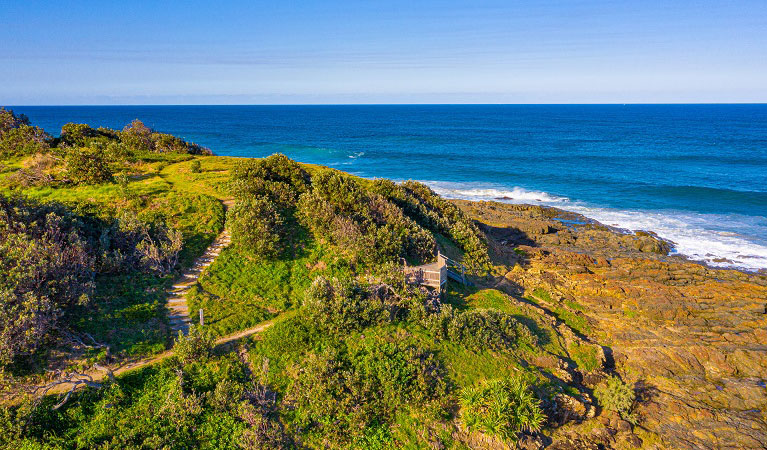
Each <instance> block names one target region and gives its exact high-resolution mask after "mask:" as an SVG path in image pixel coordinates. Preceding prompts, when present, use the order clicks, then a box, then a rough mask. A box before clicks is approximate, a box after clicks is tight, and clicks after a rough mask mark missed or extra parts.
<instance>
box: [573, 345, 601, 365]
mask: <svg viewBox="0 0 767 450" xmlns="http://www.w3.org/2000/svg"><path fill="white" fill-rule="evenodd" d="M569 350H570V356H571V357H572V358H573V361H575V363H576V364H578V367H579V368H581V369H583V370H585V371H586V372H591V371H593V370H596V369H599V367H600V362H599V359H597V349H596V347H595V346H593V345H589V344H580V343H578V344H576V343H573V344H570V348H569Z"/></svg>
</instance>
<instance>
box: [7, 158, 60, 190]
mask: <svg viewBox="0 0 767 450" xmlns="http://www.w3.org/2000/svg"><path fill="white" fill-rule="evenodd" d="M58 163H59V159H58V158H56V157H55V156H53V155H51V154H50V153H38V154H36V155H34V156H32V157H31V158H30V159H28V160H27V161H25V162H24V167H23V168H21V169H19V170H17V171H16V172H14V173H13V174H12V175H10V176H9V177H8V182H9V185H10V186H11V187H22V188H26V187H31V186H47V185H50V184H52V183H53V182H54V178H53V175H52V174H51V169H52V168H54V167H56V165H57V164H58Z"/></svg>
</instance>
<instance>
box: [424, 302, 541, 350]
mask: <svg viewBox="0 0 767 450" xmlns="http://www.w3.org/2000/svg"><path fill="white" fill-rule="evenodd" d="M424 324H425V326H426V328H428V329H429V331H430V332H431V333H432V335H433V336H434V337H435V338H437V339H444V340H450V341H452V342H455V343H457V344H460V345H463V346H466V347H468V348H471V349H474V350H507V349H514V348H526V349H533V348H535V347H536V346H537V345H538V339H537V337H536V336H535V335H534V334H533V333H532V332H531V331H530V329H529V328H527V327H526V326H525V325H523V324H521V323H520V322H518V321H517V320H516V319H514V317H512V316H511V315H510V314H508V313H505V312H501V311H496V310H493V309H479V310H470V311H466V312H458V311H456V310H455V309H453V308H452V307H451V306H450V305H443V306H442V309H441V310H440V312H439V313H437V314H431V315H428V316H426V317H425V319H424Z"/></svg>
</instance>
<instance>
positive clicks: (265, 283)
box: [187, 243, 349, 335]
mask: <svg viewBox="0 0 767 450" xmlns="http://www.w3.org/2000/svg"><path fill="white" fill-rule="evenodd" d="M348 273H349V268H348V266H347V265H346V263H345V262H344V261H343V260H340V259H338V258H336V257H334V256H333V255H332V253H331V252H328V251H327V250H326V249H325V248H323V247H322V246H320V245H317V244H314V243H307V247H306V248H305V249H303V250H301V251H299V252H298V255H297V256H296V257H295V258H290V257H283V258H279V259H258V260H254V259H250V258H248V257H247V256H245V255H244V254H242V253H241V252H239V251H238V249H237V248H236V247H229V248H226V249H224V250H223V251H222V252H221V254H220V255H219V257H218V258H217V259H216V261H215V262H214V263H213V264H211V266H210V267H208V269H207V270H206V271H205V272H204V273H203V275H202V276H201V277H200V279H199V282H198V286H197V287H195V288H193V289H191V290H190V292H189V294H188V295H187V302H188V304H189V310H190V311H192V312H195V313H196V311H198V310H199V309H200V308H202V309H203V310H204V314H205V323H206V324H209V325H210V326H211V328H212V329H213V330H214V332H215V333H216V334H218V335H225V334H229V333H232V332H235V331H238V330H242V329H245V328H249V327H252V326H254V325H256V324H258V323H259V322H262V321H263V320H266V319H268V318H271V317H273V316H274V315H275V314H277V313H279V312H282V311H286V310H288V309H291V308H293V307H295V306H297V305H299V304H300V303H301V302H302V301H303V296H304V292H305V291H306V289H307V288H308V287H309V285H310V284H311V282H312V280H313V279H314V278H315V277H317V276H320V275H323V276H325V277H343V276H345V275H346V274H348ZM193 320H195V321H196V320H198V318H197V316H194V315H193Z"/></svg>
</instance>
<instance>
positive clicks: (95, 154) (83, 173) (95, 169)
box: [65, 147, 112, 184]
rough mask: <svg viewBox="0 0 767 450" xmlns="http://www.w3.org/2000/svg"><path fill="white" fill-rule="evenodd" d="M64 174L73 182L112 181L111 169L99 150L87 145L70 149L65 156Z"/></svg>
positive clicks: (94, 182)
mask: <svg viewBox="0 0 767 450" xmlns="http://www.w3.org/2000/svg"><path fill="white" fill-rule="evenodd" d="M65 162H66V174H67V178H68V179H69V181H70V182H72V183H74V184H99V183H106V182H109V181H112V171H111V170H110V169H109V165H108V164H107V160H106V158H105V157H104V153H103V152H102V151H101V150H94V149H90V148H88V147H83V148H80V149H75V150H72V151H70V152H69V153H68V154H67V157H66V160H65Z"/></svg>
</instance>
